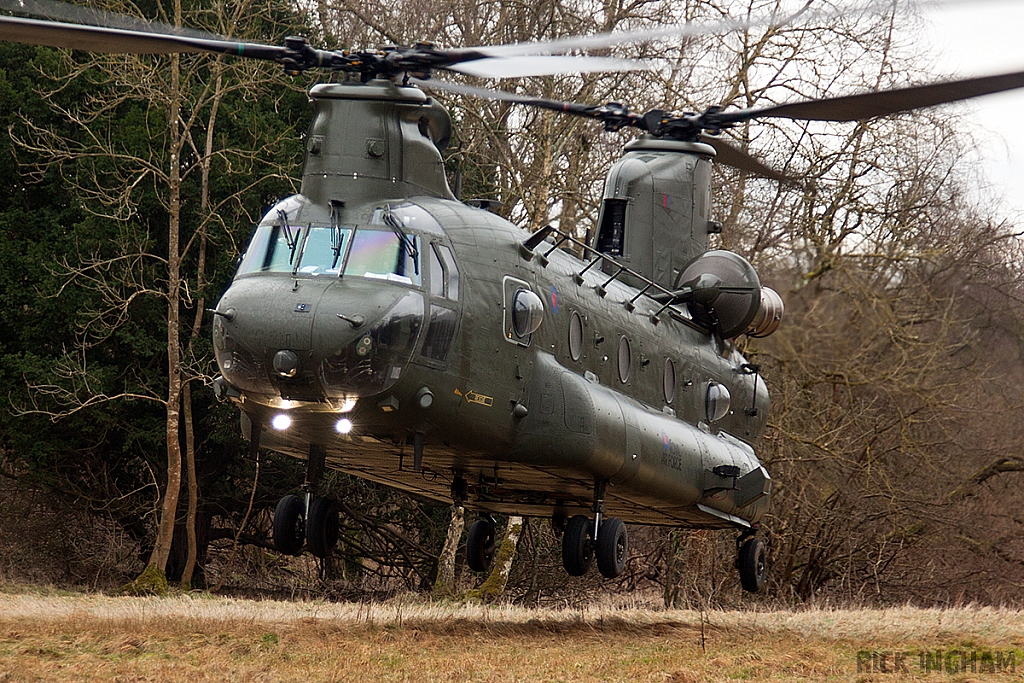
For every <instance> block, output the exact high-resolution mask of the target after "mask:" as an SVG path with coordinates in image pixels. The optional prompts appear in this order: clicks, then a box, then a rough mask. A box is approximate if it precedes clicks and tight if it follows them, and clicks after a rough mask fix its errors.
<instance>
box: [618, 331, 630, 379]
mask: <svg viewBox="0 0 1024 683" xmlns="http://www.w3.org/2000/svg"><path fill="white" fill-rule="evenodd" d="M631 362H632V357H631V355H630V352H629V340H628V339H626V338H625V337H624V336H623V337H621V338H620V339H619V380H620V381H621V382H622V383H623V384H625V383H626V382H628V381H629V366H630V363H631Z"/></svg>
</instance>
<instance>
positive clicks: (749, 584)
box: [736, 538, 768, 593]
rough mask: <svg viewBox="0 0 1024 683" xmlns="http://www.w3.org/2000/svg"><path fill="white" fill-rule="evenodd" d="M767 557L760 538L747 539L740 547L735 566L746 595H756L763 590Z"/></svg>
mask: <svg viewBox="0 0 1024 683" xmlns="http://www.w3.org/2000/svg"><path fill="white" fill-rule="evenodd" d="M767 555H768V553H767V551H766V550H765V547H764V541H762V540H761V539H760V538H748V539H747V540H746V541H744V542H743V545H742V546H740V556H739V559H738V560H737V562H736V565H737V566H738V567H739V570H740V583H741V584H742V585H743V590H745V591H747V592H748V593H757V592H759V591H761V590H763V589H764V575H765V571H766V569H767Z"/></svg>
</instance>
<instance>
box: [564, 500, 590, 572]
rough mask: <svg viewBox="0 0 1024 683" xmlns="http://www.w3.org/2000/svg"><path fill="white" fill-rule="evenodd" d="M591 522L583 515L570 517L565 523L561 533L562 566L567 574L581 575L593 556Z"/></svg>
mask: <svg viewBox="0 0 1024 683" xmlns="http://www.w3.org/2000/svg"><path fill="white" fill-rule="evenodd" d="M593 526H594V525H593V523H592V522H591V521H590V520H589V519H588V518H587V517H586V516H585V515H576V516H575V517H572V518H571V519H570V520H569V522H568V524H566V525H565V534H563V535H562V566H563V567H565V571H566V572H568V573H569V576H583V575H584V574H586V573H587V569H589V568H590V560H591V558H592V557H593V556H594V543H593V541H592V540H591V530H592V529H593Z"/></svg>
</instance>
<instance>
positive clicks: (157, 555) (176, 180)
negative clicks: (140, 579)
mask: <svg viewBox="0 0 1024 683" xmlns="http://www.w3.org/2000/svg"><path fill="white" fill-rule="evenodd" d="M175 16H176V18H177V20H178V21H177V23H179V24H180V23H181V3H180V1H179V2H175ZM180 79H181V72H180V63H179V58H178V55H171V97H170V105H171V106H170V111H169V114H170V116H169V117H168V118H169V122H168V123H169V126H170V152H171V157H170V168H169V169H168V170H169V171H170V173H169V175H170V181H169V188H168V189H169V192H168V213H169V217H168V222H167V486H166V488H165V489H164V501H163V506H162V507H161V510H160V523H159V528H158V530H157V535H156V543H155V544H154V545H153V554H152V555H151V556H150V559H149V564H150V566H152V567H153V568H155V569H156V570H157V571H158V572H160V573H161V574H163V573H164V572H165V571H166V569H167V557H168V555H170V552H171V539H172V538H173V537H174V519H175V517H176V516H177V513H178V494H179V492H180V490H181V440H180V437H179V436H178V430H179V429H180V427H181V417H180V414H181V337H180V333H181V329H180V328H181V324H180V319H179V315H180V311H179V306H180V299H181V254H180V253H179V230H180V227H181V141H182V140H181V137H182V136H181V128H180V125H179V112H180V108H181V92H180Z"/></svg>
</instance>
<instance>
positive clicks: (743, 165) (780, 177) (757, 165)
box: [700, 133, 800, 186]
mask: <svg viewBox="0 0 1024 683" xmlns="http://www.w3.org/2000/svg"><path fill="white" fill-rule="evenodd" d="M700 141H701V142H703V143H705V144H708V145H711V146H712V147H714V148H715V151H716V152H717V153H718V154H717V155H716V156H715V161H716V162H717V163H720V164H724V165H725V166H732V167H733V168H738V169H739V170H741V171H748V172H750V173H753V174H755V175H759V176H762V177H764V178H770V179H772V180H777V181H779V182H781V183H785V184H786V185H793V186H798V185H800V181H799V180H797V179H796V178H793V177H792V176H788V175H786V174H785V173H782V172H781V171H778V170H776V169H774V168H772V167H771V166H767V165H765V164H764V163H762V162H760V161H758V160H757V159H755V158H754V157H752V156H750V155H749V154H747V153H746V152H744V151H743V150H742V149H740V148H739V147H733V146H732V145H730V144H729V143H728V142H726V141H725V140H723V139H722V138H719V137H714V136H711V135H708V134H707V133H703V134H701V136H700Z"/></svg>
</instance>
